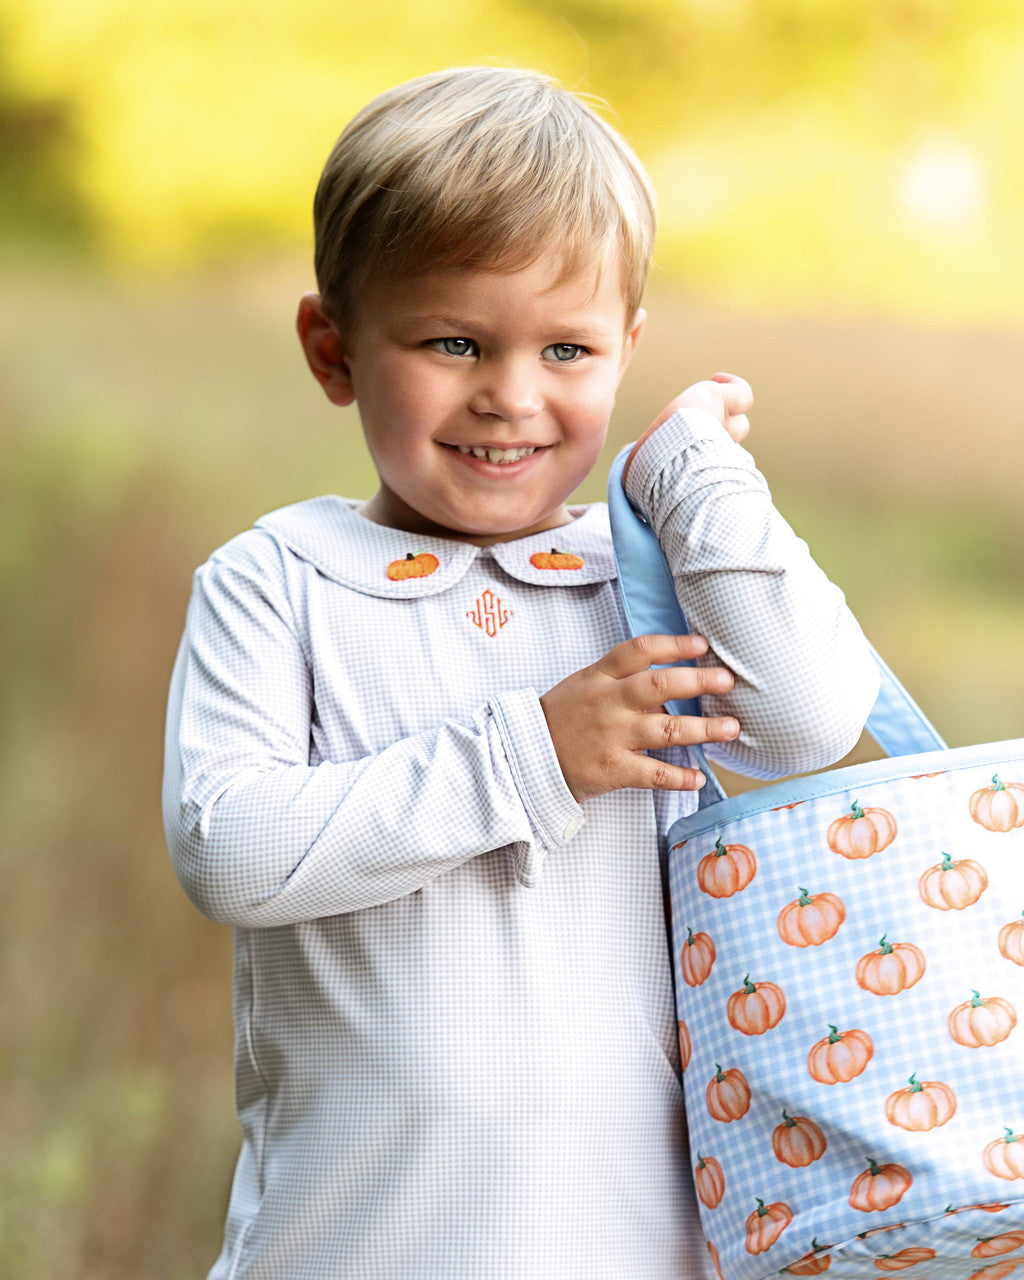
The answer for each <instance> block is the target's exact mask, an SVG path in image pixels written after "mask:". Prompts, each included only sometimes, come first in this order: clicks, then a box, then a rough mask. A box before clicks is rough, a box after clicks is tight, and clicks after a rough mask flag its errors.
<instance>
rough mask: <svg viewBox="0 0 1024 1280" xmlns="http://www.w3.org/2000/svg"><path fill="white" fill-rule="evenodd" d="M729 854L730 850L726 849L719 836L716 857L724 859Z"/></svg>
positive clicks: (716, 842)
mask: <svg viewBox="0 0 1024 1280" xmlns="http://www.w3.org/2000/svg"><path fill="white" fill-rule="evenodd" d="M728 852H729V850H728V849H727V848H726V847H725V845H724V844H722V837H721V836H719V837H718V839H717V840H716V841H715V857H716V858H724V857H725V855H726V854H727V853H728Z"/></svg>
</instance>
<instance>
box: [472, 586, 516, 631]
mask: <svg viewBox="0 0 1024 1280" xmlns="http://www.w3.org/2000/svg"><path fill="white" fill-rule="evenodd" d="M475 603H476V608H475V609H470V611H469V612H468V613H467V614H466V617H467V618H468V619H469V620H470V622H472V624H473V626H474V627H479V628H480V630H481V631H484V632H486V633H487V635H489V636H496V635H497V634H498V632H499V631H500V630H501V628H502V627H503V626H504V625H505V623H506V622H508V620H509V618H511V617H512V610H511V609H505V608H503V607H502V604H501V597H500V596H496V595H495V594H494V592H493V591H491V589H490V588H489V587H488V589H487V590H486V591H485V592H484V593H483V595H480V596H477V598H476V601H475Z"/></svg>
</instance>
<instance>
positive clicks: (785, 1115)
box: [782, 1108, 796, 1129]
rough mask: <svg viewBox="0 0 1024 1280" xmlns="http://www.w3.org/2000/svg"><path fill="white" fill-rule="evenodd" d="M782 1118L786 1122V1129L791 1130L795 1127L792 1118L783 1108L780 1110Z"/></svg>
mask: <svg viewBox="0 0 1024 1280" xmlns="http://www.w3.org/2000/svg"><path fill="white" fill-rule="evenodd" d="M782 1118H783V1120H785V1122H786V1128H787V1129H793V1128H795V1127H796V1121H795V1120H794V1119H793V1117H792V1116H791V1115H790V1114H789V1112H788V1111H787V1110H786V1109H785V1108H783V1110H782Z"/></svg>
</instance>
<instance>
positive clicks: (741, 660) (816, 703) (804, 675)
mask: <svg viewBox="0 0 1024 1280" xmlns="http://www.w3.org/2000/svg"><path fill="white" fill-rule="evenodd" d="M699 385H700V386H701V387H708V386H710V384H699ZM744 385H745V384H744ZM694 399H695V400H696V402H697V403H698V404H699V403H700V397H694ZM723 404H724V405H725V408H724V409H723V412H722V414H720V415H718V416H717V417H716V415H714V414H713V413H712V412H709V411H708V409H707V408H701V407H683V408H679V409H676V411H675V412H673V413H672V414H671V415H670V416H668V417H667V418H666V419H665V420H664V421H663V422H662V423H661V424H660V425H658V426H657V429H656V430H654V431H652V432H650V433H648V435H647V436H646V437H645V438H644V439H643V440H642V442H641V444H640V446H639V447H638V448H637V450H636V452H635V453H634V455H633V456H632V459H631V461H630V465H629V469H628V472H627V476H626V492H627V494H628V496H629V498H630V500H631V501H632V502H633V503H634V505H635V506H636V507H637V508H638V509H639V510H640V511H641V512H642V513H643V514H644V516H645V517H646V518H647V519H648V520H649V521H650V524H651V527H652V528H653V530H654V532H655V533H656V534H657V536H658V539H659V541H660V542H661V545H662V547H663V549H664V551H665V554H666V557H667V558H668V562H669V564H670V565H671V567H672V572H673V576H674V578H675V583H676V591H677V594H678V596H679V600H680V604H681V606H682V608H683V612H684V613H685V615H686V618H687V621H688V623H689V625H690V627H691V628H692V630H693V631H694V632H697V633H699V634H700V635H702V636H704V637H706V639H707V641H708V645H709V649H708V652H707V654H706V655H705V656H704V657H702V658H701V659H699V661H700V662H701V663H702V664H704V663H721V664H722V665H723V666H725V667H728V668H729V670H730V671H732V672H733V674H734V675H735V677H736V683H735V686H734V687H733V689H732V690H731V691H728V692H726V693H724V694H720V695H719V694H709V695H705V696H704V697H703V698H702V709H703V710H704V711H705V712H706V713H707V714H710V715H716V716H722V715H732V716H735V718H736V719H737V720H738V721H739V723H740V726H741V732H740V735H739V737H738V738H736V739H735V740H734V741H732V742H730V743H728V745H724V746H723V745H709V746H708V747H707V748H706V750H707V754H708V755H709V756H710V757H712V758H713V759H716V760H720V761H721V762H722V763H724V764H726V765H727V766H729V767H731V768H734V769H737V770H739V771H740V772H742V773H745V774H749V775H750V776H752V777H760V778H775V777H782V776H784V775H786V774H791V773H805V772H810V771H812V770H814V769H819V768H822V767H824V766H825V765H828V764H833V763H834V762H835V761H836V760H839V759H841V758H842V756H844V755H845V754H846V753H847V752H848V751H849V750H850V749H851V748H852V747H853V745H854V744H855V743H856V741H857V738H858V736H859V734H860V732H861V730H862V729H863V727H864V722H865V720H866V718H867V715H868V713H869V711H870V710H871V706H872V704H873V702H874V699H875V697H876V695H877V692H878V672H877V669H876V667H875V663H874V661H873V659H872V657H871V654H870V652H869V650H868V646H867V642H866V640H865V639H864V636H863V633H862V632H861V630H860V627H859V626H858V624H857V622H856V619H855V618H854V617H853V615H852V614H851V613H850V612H849V610H848V609H847V607H846V603H845V600H844V597H843V595H842V592H840V590H839V589H838V588H837V587H835V586H834V585H833V584H832V583H831V582H829V580H828V579H827V578H826V576H825V575H824V573H823V572H822V571H821V570H820V569H819V568H818V566H817V565H816V564H815V563H814V561H813V560H812V559H811V556H810V553H809V551H808V549H807V546H806V544H805V543H804V542H803V541H802V540H801V539H799V538H798V537H797V536H796V535H795V534H794V533H793V531H792V529H791V528H790V527H789V525H788V524H787V523H786V522H785V520H783V518H782V517H781V516H780V515H779V513H778V512H777V511H776V510H775V508H774V507H773V506H772V502H771V495H770V493H769V492H768V486H767V485H766V483H765V481H764V479H763V477H762V476H761V475H760V473H759V472H758V471H757V470H756V468H755V466H754V461H753V459H752V458H751V456H750V455H749V454H748V453H747V452H746V450H745V449H743V448H742V447H741V446H740V445H739V444H738V443H737V442H736V440H734V439H731V438H730V430H727V429H726V426H725V423H726V422H727V421H729V419H728V417H727V410H728V393H726V394H725V396H724V400H723ZM745 423H746V420H745V417H744V418H743V419H742V422H741V430H740V431H739V432H734V434H745V430H743V428H745ZM730 429H731V424H730Z"/></svg>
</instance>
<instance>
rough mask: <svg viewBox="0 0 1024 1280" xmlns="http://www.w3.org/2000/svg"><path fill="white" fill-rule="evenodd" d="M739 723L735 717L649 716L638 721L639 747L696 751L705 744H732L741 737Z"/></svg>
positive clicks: (649, 749) (637, 745)
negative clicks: (695, 748) (696, 748)
mask: <svg viewBox="0 0 1024 1280" xmlns="http://www.w3.org/2000/svg"><path fill="white" fill-rule="evenodd" d="M739 732H740V726H739V721H738V720H734V719H733V718H732V716H670V715H649V716H644V717H643V719H641V720H638V721H637V729H636V734H637V741H636V747H638V748H640V749H642V750H644V751H659V750H661V749H662V748H663V747H692V746H696V745H698V744H699V743H702V742H731V741H732V740H733V739H734V738H737V737H739Z"/></svg>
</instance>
